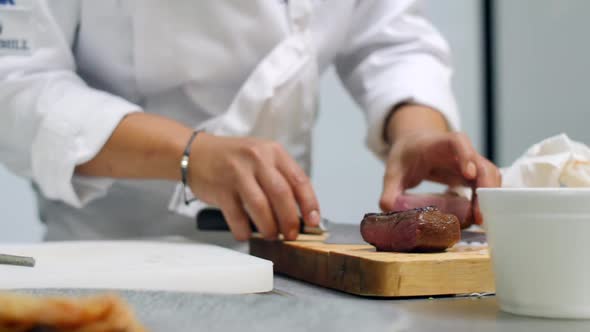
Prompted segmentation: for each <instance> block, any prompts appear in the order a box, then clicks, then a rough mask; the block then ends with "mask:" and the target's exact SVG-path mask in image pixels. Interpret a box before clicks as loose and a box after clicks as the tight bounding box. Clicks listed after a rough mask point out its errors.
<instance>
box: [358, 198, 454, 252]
mask: <svg viewBox="0 0 590 332" xmlns="http://www.w3.org/2000/svg"><path fill="white" fill-rule="evenodd" d="M361 235H362V237H363V239H364V240H365V241H367V242H368V243H370V244H372V245H373V246H375V247H376V248H377V250H378V251H395V252H437V251H444V250H445V249H447V248H449V247H451V246H453V245H454V244H455V243H457V242H459V240H461V227H460V224H459V220H458V219H457V217H456V216H454V215H452V214H444V213H442V212H441V211H439V210H438V209H437V208H436V207H433V206H428V207H425V208H417V209H412V210H407V211H396V212H387V213H368V214H365V216H364V218H363V221H362V222H361Z"/></svg>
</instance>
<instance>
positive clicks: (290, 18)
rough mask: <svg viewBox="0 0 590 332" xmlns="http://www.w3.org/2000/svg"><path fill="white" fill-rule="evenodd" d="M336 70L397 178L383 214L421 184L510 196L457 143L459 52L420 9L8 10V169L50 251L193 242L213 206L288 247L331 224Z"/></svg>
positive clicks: (257, 2) (244, 4)
mask: <svg viewBox="0 0 590 332" xmlns="http://www.w3.org/2000/svg"><path fill="white" fill-rule="evenodd" d="M332 64H335V65H336V68H337V71H338V74H339V76H340V78H341V79H342V81H343V82H344V84H345V86H346V87H347V89H348V91H349V92H350V93H351V95H352V96H353V97H354V98H355V100H356V101H357V102H358V103H359V105H360V106H361V107H362V109H363V110H364V111H365V112H366V119H367V122H368V134H367V137H366V142H367V144H368V147H369V148H370V149H371V150H372V151H374V152H375V153H376V154H377V155H378V156H379V157H381V158H382V159H383V160H384V161H385V162H386V165H387V167H386V173H385V176H384V186H383V193H382V197H381V201H380V204H381V207H382V208H383V209H384V210H388V209H391V207H392V206H393V203H394V202H395V199H396V197H397V196H398V195H399V194H400V193H401V192H402V191H403V190H404V189H406V188H409V187H412V186H415V185H416V184H418V183H419V182H420V181H422V180H424V179H430V180H434V181H439V182H442V183H446V184H451V185H455V184H472V185H475V186H494V185H498V184H499V175H498V172H497V169H496V167H495V166H494V165H493V164H491V163H490V162H489V161H487V160H486V159H485V158H483V157H482V156H480V155H479V154H478V153H477V152H476V151H475V150H474V149H473V147H472V146H471V144H470V142H469V140H468V139H467V138H466V137H465V136H464V135H462V134H460V133H456V131H457V130H458V129H459V118H458V113H457V110H456V105H455V102H454V99H453V96H452V93H451V84H450V78H451V68H450V60H449V50H448V47H447V45H446V43H445V41H444V40H443V39H442V38H441V36H440V35H439V34H438V33H437V32H436V31H435V29H433V27H432V26H431V25H430V24H429V23H428V22H427V21H426V20H425V19H424V17H422V16H421V12H420V6H419V4H418V2H417V1H413V0H362V1H354V0H291V1H284V0H283V1H281V0H249V1H242V0H233V1H229V0H228V1H194V0H176V1H156V0H141V1H138V0H137V1H136V0H100V1H96V0H9V1H2V2H0V162H2V163H3V164H4V165H6V166H7V167H8V168H9V169H10V170H12V171H13V172H14V173H16V174H19V175H21V176H23V177H26V178H29V179H31V181H32V182H33V184H34V187H35V189H36V192H37V194H38V201H39V210H40V216H41V219H42V220H43V221H44V222H45V223H46V224H47V227H48V233H47V236H46V237H47V239H48V240H68V239H103V238H123V237H141V236H162V235H168V234H181V235H190V234H193V233H195V232H196V230H195V224H194V216H195V214H196V213H197V212H198V210H199V209H200V208H202V207H203V205H205V204H207V205H213V206H217V207H219V208H220V209H221V210H222V212H223V214H224V216H225V217H226V219H227V220H228V223H229V226H230V228H231V230H232V233H233V235H234V236H235V238H236V239H238V240H244V239H247V238H248V237H249V235H250V227H249V225H248V221H247V220H248V217H251V218H252V220H253V221H254V223H255V224H256V225H257V227H258V228H259V230H260V231H261V233H262V234H263V235H264V236H265V237H266V238H269V239H272V238H275V237H276V236H278V234H283V235H284V236H285V237H286V238H288V239H293V238H295V237H296V236H297V233H298V227H297V224H298V216H299V215H301V216H302V217H303V219H304V220H305V222H306V223H307V224H309V225H316V224H317V223H318V222H319V221H320V207H319V204H318V202H317V199H316V197H315V194H314V191H313V188H312V186H311V184H310V181H309V178H308V175H307V174H309V170H310V148H311V130H312V127H313V125H314V121H315V118H316V112H317V105H318V103H317V99H318V76H319V75H320V74H321V73H322V72H324V71H325V69H326V68H328V67H329V66H330V65H332ZM335 125H337V124H335ZM185 150H186V152H187V153H186V154H184V152H185ZM183 156H184V161H183V162H182V163H183V164H182V166H181V161H182V160H183ZM181 168H182V169H184V170H186V173H185V176H184V180H185V181H186V189H187V190H189V191H192V194H194V196H195V197H197V198H198V200H197V201H194V202H191V203H189V204H186V202H185V198H184V190H185V188H184V187H183V185H182V184H181V181H182V180H183V176H182V175H181V174H182V172H181ZM342 189H343V190H351V189H352V188H346V183H345V182H344V179H343V188H342Z"/></svg>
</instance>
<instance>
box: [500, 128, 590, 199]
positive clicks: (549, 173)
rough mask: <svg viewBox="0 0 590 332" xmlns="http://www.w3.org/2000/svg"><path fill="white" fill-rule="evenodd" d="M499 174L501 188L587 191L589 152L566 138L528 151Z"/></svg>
mask: <svg viewBox="0 0 590 332" xmlns="http://www.w3.org/2000/svg"><path fill="white" fill-rule="evenodd" d="M501 171H502V187H513V188H514V187H518V188H525V187H590V148H588V146H586V145H585V144H582V143H579V142H575V141H573V140H571V139H570V138H569V137H568V136H567V135H566V134H560V135H557V136H553V137H550V138H547V139H545V140H543V141H541V142H540V143H537V144H535V145H533V146H532V147H531V148H529V149H528V150H527V151H526V153H525V154H524V155H522V156H521V157H520V158H518V159H517V160H516V161H515V162H514V163H513V164H512V166H510V167H507V168H504V169H502V170H501Z"/></svg>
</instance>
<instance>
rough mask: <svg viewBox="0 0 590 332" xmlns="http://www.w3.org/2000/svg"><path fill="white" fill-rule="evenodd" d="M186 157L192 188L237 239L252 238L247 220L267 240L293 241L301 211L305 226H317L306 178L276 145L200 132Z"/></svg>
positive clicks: (312, 194) (315, 208)
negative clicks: (217, 212)
mask: <svg viewBox="0 0 590 332" xmlns="http://www.w3.org/2000/svg"><path fill="white" fill-rule="evenodd" d="M190 158H191V160H190V166H189V169H190V171H189V175H188V181H189V185H190V187H191V190H192V191H193V193H194V194H195V196H196V197H198V198H199V199H200V200H202V201H203V202H205V203H207V204H211V205H214V206H217V207H219V208H220V209H221V211H222V212H223V215H224V217H225V219H226V220H227V222H228V225H229V227H230V229H231V231H232V233H233V235H234V237H235V238H236V239H237V240H240V241H244V240H247V239H248V238H249V237H250V235H251V232H252V230H251V228H250V223H249V219H248V217H250V218H251V219H252V221H253V222H254V224H256V227H257V228H258V230H259V232H260V233H261V234H262V235H263V236H264V238H266V239H276V238H277V235H278V234H279V233H281V234H283V236H284V237H285V239H286V240H294V239H296V238H297V235H298V232H299V220H300V219H299V212H300V211H301V215H302V216H303V219H304V221H305V223H306V225H308V226H317V225H318V224H319V223H320V219H321V218H320V214H319V204H318V201H317V199H316V195H315V192H314V190H313V188H312V185H311V181H310V179H309V177H308V176H307V175H306V174H305V172H304V171H303V170H302V169H301V167H299V165H298V164H297V163H296V162H295V160H293V158H292V157H291V156H290V155H289V154H288V153H287V152H286V151H285V149H284V148H283V147H282V146H281V145H280V144H278V143H276V142H273V141H268V140H262V139H256V138H249V137H240V138H238V137H221V136H214V135H210V134H207V133H200V134H199V135H198V136H197V138H196V139H195V141H194V143H193V145H192V150H191V157H190Z"/></svg>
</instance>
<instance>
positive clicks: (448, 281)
mask: <svg viewBox="0 0 590 332" xmlns="http://www.w3.org/2000/svg"><path fill="white" fill-rule="evenodd" d="M324 240H325V237H323V236H313V235H300V237H299V239H298V240H297V241H290V242H283V241H273V242H269V241H264V240H262V239H260V238H253V239H251V240H250V253H251V254H252V255H254V256H258V257H261V258H265V259H268V260H270V261H272V262H273V263H274V271H275V272H278V273H281V274H285V275H287V276H290V277H293V278H296V279H300V280H303V281H307V282H310V283H313V284H316V285H320V286H324V287H328V288H333V289H337V290H341V291H344V292H347V293H352V294H356V295H362V296H380V297H403V296H433V295H449V294H467V293H483V292H494V291H495V290H494V278H493V274H492V266H491V261H490V256H489V252H488V249H487V247H486V246H479V247H475V248H474V247H455V248H453V251H447V252H443V253H429V254H403V253H386V252H376V251H375V248H374V247H373V246H370V245H361V244H327V243H324Z"/></svg>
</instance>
